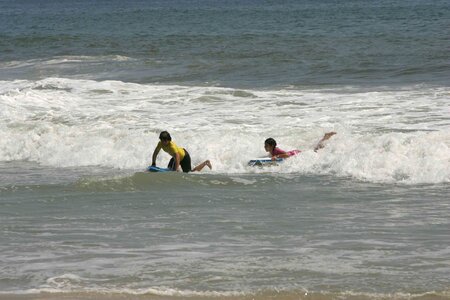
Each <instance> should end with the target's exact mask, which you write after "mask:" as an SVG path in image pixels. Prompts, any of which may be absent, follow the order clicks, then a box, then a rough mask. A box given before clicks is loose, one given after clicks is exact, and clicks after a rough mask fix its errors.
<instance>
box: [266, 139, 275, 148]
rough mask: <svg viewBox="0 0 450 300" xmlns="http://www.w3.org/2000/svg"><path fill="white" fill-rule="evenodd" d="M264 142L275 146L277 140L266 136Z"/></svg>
mask: <svg viewBox="0 0 450 300" xmlns="http://www.w3.org/2000/svg"><path fill="white" fill-rule="evenodd" d="M264 144H267V145H270V146H273V147H274V148H275V147H276V146H277V142H276V141H275V140H274V139H273V138H268V139H267V140H265V141H264Z"/></svg>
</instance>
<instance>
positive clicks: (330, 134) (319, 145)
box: [314, 131, 336, 152]
mask: <svg viewBox="0 0 450 300" xmlns="http://www.w3.org/2000/svg"><path fill="white" fill-rule="evenodd" d="M335 134H336V132H334V131H330V132H327V133H325V134H324V136H323V138H322V139H321V140H320V141H319V142H318V143H317V146H316V147H315V148H314V151H316V152H317V150H319V149H322V148H323V147H325V145H324V144H323V143H324V142H325V141H326V140H328V139H329V138H330V137H332V136H333V135H335Z"/></svg>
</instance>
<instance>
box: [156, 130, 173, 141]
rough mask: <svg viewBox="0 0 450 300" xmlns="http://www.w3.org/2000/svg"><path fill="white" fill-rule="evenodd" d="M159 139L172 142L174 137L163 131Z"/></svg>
mask: <svg viewBox="0 0 450 300" xmlns="http://www.w3.org/2000/svg"><path fill="white" fill-rule="evenodd" d="M159 139H160V140H161V141H169V142H170V141H171V140H172V137H171V136H170V133H168V132H167V131H163V132H161V133H160V134H159Z"/></svg>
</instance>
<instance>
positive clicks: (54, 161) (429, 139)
mask: <svg viewBox="0 0 450 300" xmlns="http://www.w3.org/2000/svg"><path fill="white" fill-rule="evenodd" d="M449 94H450V89H449V88H447V87H436V86H408V87H400V88H397V89H393V88H387V87H379V88H376V89H375V88H371V89H367V88H366V89H363V88H355V87H335V88H326V89H304V90H298V89H297V90H293V89H279V90H237V89H232V88H218V87H196V86H194V87H189V86H175V85H172V86H169V85H143V84H135V83H124V82H120V81H101V82H97V81H91V80H74V79H65V78H47V79H45V80H39V81H26V80H21V81H1V82H0V117H1V121H0V133H1V135H2V137H3V138H2V139H1V140H0V161H14V160H26V161H33V162H37V163H39V164H42V165H47V166H53V167H78V166H93V165H95V166H103V167H111V168H118V169H136V170H140V169H145V167H146V166H147V165H148V164H149V163H150V161H151V154H152V152H153V149H154V148H155V146H156V144H157V142H158V134H159V132H160V131H162V130H168V131H169V132H171V134H172V137H173V139H174V141H175V142H176V143H177V144H178V145H180V146H183V147H185V148H186V149H187V150H188V151H189V153H190V154H191V157H192V159H193V162H194V163H197V162H200V161H202V160H204V159H210V160H211V161H212V163H213V166H214V168H213V171H212V172H218V173H228V174H233V173H258V172H268V171H270V172H274V173H292V174H331V175H335V176H349V177H352V178H356V179H359V180H367V181H374V182H403V183H413V184H416V183H445V182H450V151H449V145H450V131H449V128H450V119H449V118H448V112H449V111H450V109H449V108H450V107H449V102H448V95H449ZM327 131H336V132H338V134H337V135H336V136H334V137H332V138H331V139H330V140H329V141H328V143H327V144H326V147H325V148H324V149H322V150H320V151H318V152H317V153H316V152H314V151H313V150H312V149H313V148H314V146H315V144H316V143H317V142H318V140H319V139H320V138H321V137H322V135H323V134H324V133H325V132H327ZM267 137H273V138H275V139H276V140H277V142H278V145H279V146H280V147H281V148H282V149H285V150H291V149H300V150H302V153H301V154H300V155H298V156H297V157H295V158H291V159H289V160H287V161H286V162H285V163H284V164H282V165H280V166H277V167H272V168H270V169H259V168H251V167H248V166H247V161H248V160H249V159H251V158H254V157H260V156H263V155H267V153H265V151H264V147H263V143H264V140H265V139H266V138H267ZM168 160H169V156H168V155H167V154H165V153H161V154H160V155H159V157H158V164H159V165H165V164H166V163H167V162H168Z"/></svg>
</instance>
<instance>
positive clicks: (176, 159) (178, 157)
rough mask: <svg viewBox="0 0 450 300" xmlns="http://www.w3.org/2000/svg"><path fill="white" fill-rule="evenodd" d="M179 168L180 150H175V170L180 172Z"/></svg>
mask: <svg viewBox="0 0 450 300" xmlns="http://www.w3.org/2000/svg"><path fill="white" fill-rule="evenodd" d="M179 168H180V154H178V152H175V171H177V172H178V169H179Z"/></svg>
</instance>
